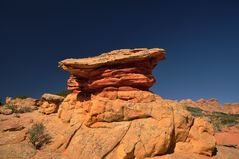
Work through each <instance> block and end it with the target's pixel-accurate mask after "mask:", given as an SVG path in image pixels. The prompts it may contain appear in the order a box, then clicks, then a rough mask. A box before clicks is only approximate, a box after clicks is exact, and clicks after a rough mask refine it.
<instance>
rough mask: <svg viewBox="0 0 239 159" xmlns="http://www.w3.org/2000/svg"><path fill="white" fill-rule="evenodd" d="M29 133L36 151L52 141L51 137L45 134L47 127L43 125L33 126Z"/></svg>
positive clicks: (36, 124)
mask: <svg viewBox="0 0 239 159" xmlns="http://www.w3.org/2000/svg"><path fill="white" fill-rule="evenodd" d="M28 133H29V136H28V138H29V140H30V142H31V143H32V145H33V146H34V147H35V148H36V149H40V148H41V147H42V146H43V145H45V144H48V143H49V142H50V140H51V136H50V135H49V134H46V133H45V127H44V125H43V124H42V123H35V124H33V125H32V127H31V128H30V129H29V131H28Z"/></svg>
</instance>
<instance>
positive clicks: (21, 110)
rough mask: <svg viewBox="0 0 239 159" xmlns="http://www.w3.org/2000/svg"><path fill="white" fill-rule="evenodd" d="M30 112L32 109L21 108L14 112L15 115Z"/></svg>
mask: <svg viewBox="0 0 239 159" xmlns="http://www.w3.org/2000/svg"><path fill="white" fill-rule="evenodd" d="M32 111H33V109H32V108H31V107H21V108H19V109H18V110H17V111H16V113H27V112H32Z"/></svg>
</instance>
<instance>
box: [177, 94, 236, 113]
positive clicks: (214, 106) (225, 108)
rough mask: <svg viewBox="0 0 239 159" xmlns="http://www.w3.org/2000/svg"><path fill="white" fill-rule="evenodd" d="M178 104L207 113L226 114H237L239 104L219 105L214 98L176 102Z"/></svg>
mask: <svg viewBox="0 0 239 159" xmlns="http://www.w3.org/2000/svg"><path fill="white" fill-rule="evenodd" d="M178 102H179V103H180V104H183V105H185V106H189V107H198V108H200V109H202V110H204V111H208V112H223V113H228V114H239V103H226V104H224V105H221V104H220V103H219V101H218V100H217V99H215V98H211V99H203V98H201V99H199V100H196V101H193V100H191V99H183V100H178Z"/></svg>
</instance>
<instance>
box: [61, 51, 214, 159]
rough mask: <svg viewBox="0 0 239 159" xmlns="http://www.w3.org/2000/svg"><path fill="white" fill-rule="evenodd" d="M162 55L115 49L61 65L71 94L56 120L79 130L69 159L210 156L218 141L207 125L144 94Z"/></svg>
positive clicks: (70, 146) (167, 102)
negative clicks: (179, 154) (184, 153)
mask: <svg viewBox="0 0 239 159" xmlns="http://www.w3.org/2000/svg"><path fill="white" fill-rule="evenodd" d="M164 56H165V53H164V50H163V49H132V50H116V51H112V52H110V53H105V54H102V55H100V56H98V57H93V58H86V59H67V60H63V61H61V62H60V63H59V66H60V67H61V68H63V69H64V70H67V71H69V72H70V73H71V75H70V79H69V80H68V89H69V90H72V93H71V94H69V95H68V96H67V97H66V98H65V99H64V101H63V102H62V104H61V105H60V108H59V111H58V117H59V118H60V119H61V120H62V121H63V122H65V123H69V124H70V125H71V126H72V127H77V129H75V131H74V134H73V135H72V136H71V137H70V141H69V142H68V144H67V145H68V146H67V147H66V151H65V155H66V156H67V157H69V158H72V159H74V158H75V159H76V158H106V159H122V158H125V159H126V158H128V159H131V158H137V159H143V158H146V157H154V156H158V155H164V154H167V153H172V152H173V151H175V150H178V151H181V150H184V151H188V149H185V148H192V151H191V152H192V153H196V154H203V155H208V156H211V155H212V151H213V149H214V148H215V145H216V142H215V139H214V137H213V129H212V127H211V126H210V124H209V123H208V122H207V121H205V120H203V119H196V120H194V118H193V117H192V116H191V115H190V113H189V112H187V111H186V110H185V109H184V107H183V105H180V104H179V103H177V102H175V101H171V100H164V99H162V98H161V97H160V96H158V95H155V94H153V93H151V92H149V91H148V88H150V87H151V86H152V85H153V83H154V82H155V80H154V78H153V76H152V74H151V72H152V69H153V67H154V66H155V65H156V63H157V62H158V61H160V60H161V59H163V58H164ZM182 145H186V146H185V147H184V146H182Z"/></svg>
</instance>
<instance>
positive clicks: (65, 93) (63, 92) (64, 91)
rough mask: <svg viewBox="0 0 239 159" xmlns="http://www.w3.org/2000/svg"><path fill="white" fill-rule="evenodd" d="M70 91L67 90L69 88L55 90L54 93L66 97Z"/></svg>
mask: <svg viewBox="0 0 239 159" xmlns="http://www.w3.org/2000/svg"><path fill="white" fill-rule="evenodd" d="M70 93H71V91H69V90H62V91H59V92H57V93H56V95H58V96H62V97H66V96H67V95H68V94H70Z"/></svg>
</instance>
